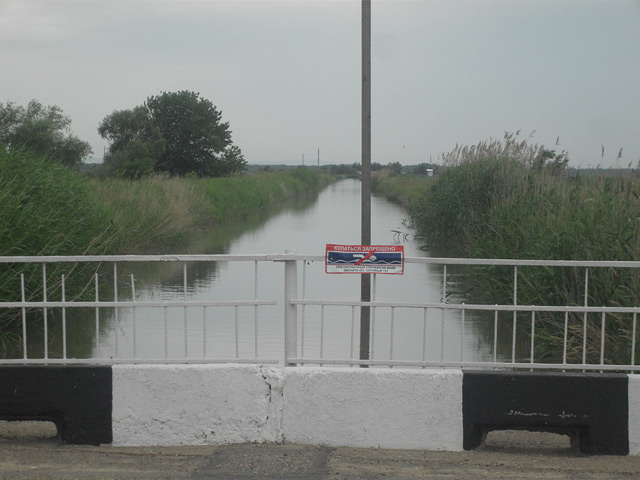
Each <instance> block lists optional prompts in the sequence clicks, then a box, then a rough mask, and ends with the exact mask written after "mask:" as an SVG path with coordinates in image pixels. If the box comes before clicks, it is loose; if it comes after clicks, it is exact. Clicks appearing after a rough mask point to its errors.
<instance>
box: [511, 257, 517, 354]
mask: <svg viewBox="0 0 640 480" xmlns="http://www.w3.org/2000/svg"><path fill="white" fill-rule="evenodd" d="M513 305H514V306H515V305H518V266H517V265H514V267H513ZM517 331H518V314H517V312H516V311H515V310H514V311H513V332H512V333H511V363H516V337H517Z"/></svg>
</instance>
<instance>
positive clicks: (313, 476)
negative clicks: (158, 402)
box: [0, 422, 640, 480]
mask: <svg viewBox="0 0 640 480" xmlns="http://www.w3.org/2000/svg"><path fill="white" fill-rule="evenodd" d="M55 433H56V432H55V427H54V426H53V425H52V424H48V423H44V422H0V479H3V480H10V479H21V480H22V479H55V480H58V479H65V480H69V479H82V480H85V479H86V480H92V479H100V480H112V479H113V480H115V479H118V480H120V479H172V480H176V479H177V480H179V479H190V480H205V479H229V480H239V479H247V480H249V479H251V480H254V479H290V480H325V479H331V480H338V479H354V480H360V479H362V480H364V479H367V480H370V479H373V480H377V479H396V478H397V479H418V478H419V479H484V478H491V479H507V478H508V479H551V478H554V479H555V478H563V479H565V478H566V479H625V478H629V479H632V478H633V479H635V478H640V456H639V457H633V456H626V457H619V456H584V455H582V454H580V453H579V452H577V451H575V450H572V449H571V447H570V444H569V438H568V437H566V436H562V435H555V434H549V433H537V432H518V431H507V432H491V433H489V436H488V437H487V441H486V443H485V445H484V446H483V447H481V448H479V449H477V450H475V451H471V452H435V451H423V450H389V449H378V448H342V447H341V448H335V447H326V446H311V445H295V444H239V445H221V446H206V447H135V448H130V447H113V446H111V445H102V446H97V447H93V446H82V445H65V444H62V443H61V442H60V441H59V439H58V438H57V437H55Z"/></svg>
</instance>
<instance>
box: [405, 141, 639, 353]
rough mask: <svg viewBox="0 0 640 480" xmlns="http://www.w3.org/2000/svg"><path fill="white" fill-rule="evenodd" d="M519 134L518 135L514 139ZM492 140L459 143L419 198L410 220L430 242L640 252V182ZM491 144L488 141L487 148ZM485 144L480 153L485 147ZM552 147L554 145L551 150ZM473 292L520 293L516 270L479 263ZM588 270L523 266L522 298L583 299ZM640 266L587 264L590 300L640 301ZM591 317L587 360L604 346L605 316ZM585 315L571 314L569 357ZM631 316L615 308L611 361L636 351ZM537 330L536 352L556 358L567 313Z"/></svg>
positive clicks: (610, 255) (516, 252)
mask: <svg viewBox="0 0 640 480" xmlns="http://www.w3.org/2000/svg"><path fill="white" fill-rule="evenodd" d="M511 140H512V139H511ZM509 141H510V139H509V138H507V139H506V141H505V142H504V143H500V142H494V143H493V144H492V145H489V146H488V147H490V148H488V147H487V145H486V144H484V145H481V146H478V148H472V149H468V150H467V153H466V154H465V153H464V152H462V153H461V152H460V151H458V152H457V155H455V158H454V160H455V161H452V162H450V164H449V165H448V166H449V167H450V168H448V169H447V170H446V171H445V172H444V173H443V174H442V175H441V176H440V177H439V179H438V181H437V183H435V184H433V185H432V186H431V188H428V189H425V190H424V192H423V194H422V195H421V196H420V197H419V198H418V199H417V200H416V201H415V202H414V203H413V204H412V205H411V207H410V219H411V223H412V224H413V226H414V227H415V228H416V230H417V233H418V235H420V236H421V237H422V238H423V239H424V240H425V242H426V243H427V245H428V246H430V247H432V248H444V247H445V246H446V251H447V253H448V254H449V255H451V256H463V257H477V258H515V259H564V260H640V219H639V217H638V212H640V181H639V179H638V176H637V175H636V174H635V172H634V173H632V174H630V175H625V176H618V177H592V178H583V177H580V176H579V175H578V176H576V177H567V176H564V175H563V170H562V169H561V168H558V166H559V165H558V162H557V160H558V159H557V158H553V157H550V156H549V155H546V158H543V157H541V152H544V149H542V148H540V147H536V146H533V147H530V146H527V145H526V144H523V143H521V142H520V143H514V142H511V144H510V143H509ZM483 146H484V147H485V148H481V147H483ZM478 152H480V153H481V154H478ZM547 152H548V151H547ZM473 273H474V279H475V281H474V283H472V284H468V283H467V284H465V287H466V288H469V289H470V295H471V296H473V297H474V298H475V299H477V300H479V301H482V302H486V303H503V304H508V303H510V302H512V301H513V298H512V293H511V292H512V291H513V271H512V270H511V269H502V268H499V267H494V268H484V269H479V268H478V269H474V272H473ZM584 285H585V272H584V269H575V268H554V269H550V268H542V267H537V268H534V267H531V268H528V269H524V268H523V269H519V280H518V302H519V303H521V304H531V305H583V304H584V294H585V287H584ZM639 286H640V275H639V274H638V272H636V271H634V270H631V269H626V270H625V269H619V270H616V271H612V270H609V269H597V270H596V269H594V270H593V271H590V272H589V290H588V303H589V305H597V306H616V305H626V306H629V305H637V304H639V303H640V289H639V288H638V287H639ZM593 320H594V321H590V322H589V323H590V325H592V327H593V330H590V331H589V332H588V334H587V352H586V353H587V360H588V361H589V360H596V359H597V356H598V355H599V351H600V339H601V336H600V331H599V328H600V321H599V318H598V319H596V318H595V317H594V319H593ZM582 322H583V318H582V317H580V318H571V319H570V322H569V331H570V334H572V338H574V339H575V341H572V342H571V344H570V345H569V352H568V354H569V358H570V359H571V360H574V361H578V360H581V359H582V354H583V353H584V352H583V349H582V337H583V334H582V330H581V329H582V325H583V323H582ZM631 326H632V322H631V318H627V317H624V316H613V315H610V316H608V317H607V337H606V341H605V344H606V345H605V347H606V351H607V352H608V353H607V359H606V361H608V362H626V361H628V360H629V357H630V345H631V340H630V337H631V328H632V327H631ZM536 328H537V329H538V331H537V337H538V339H537V341H536V343H537V345H538V348H537V352H536V354H537V355H538V359H543V358H555V359H557V357H558V352H559V351H561V340H562V336H563V329H564V316H562V318H557V317H554V316H553V315H548V316H546V317H545V318H542V319H541V320H540V327H539V328H538V326H537V327H536Z"/></svg>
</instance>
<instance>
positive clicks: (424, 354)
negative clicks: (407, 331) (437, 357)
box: [422, 308, 429, 368]
mask: <svg viewBox="0 0 640 480" xmlns="http://www.w3.org/2000/svg"><path fill="white" fill-rule="evenodd" d="M428 311H429V309H428V308H423V309H422V361H423V362H426V361H427V320H428V313H427V312H428ZM423 368H424V367H423Z"/></svg>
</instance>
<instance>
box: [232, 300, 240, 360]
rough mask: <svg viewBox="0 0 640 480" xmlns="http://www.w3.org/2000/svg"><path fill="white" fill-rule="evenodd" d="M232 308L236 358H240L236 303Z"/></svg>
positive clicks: (237, 308)
mask: <svg viewBox="0 0 640 480" xmlns="http://www.w3.org/2000/svg"><path fill="white" fill-rule="evenodd" d="M233 310H234V312H233V314H234V315H233V320H234V323H235V337H236V358H240V332H239V329H238V310H239V307H238V305H236V306H235V307H234V309H233Z"/></svg>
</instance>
